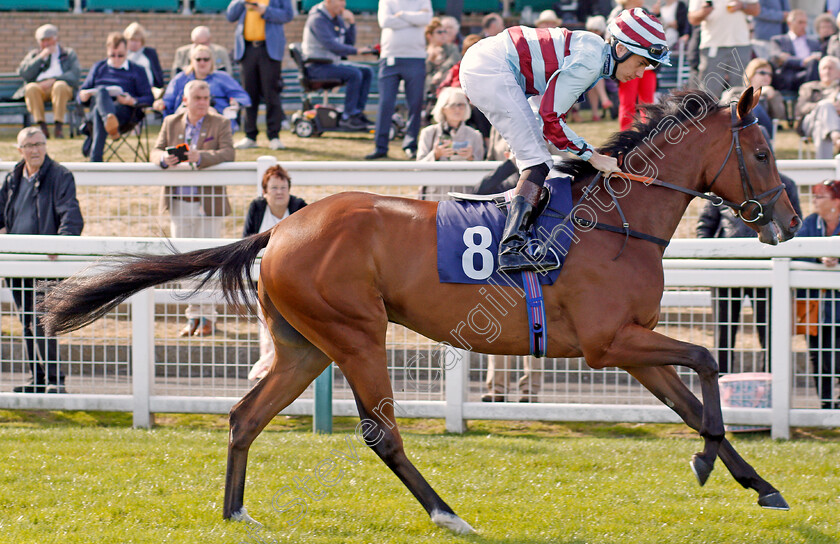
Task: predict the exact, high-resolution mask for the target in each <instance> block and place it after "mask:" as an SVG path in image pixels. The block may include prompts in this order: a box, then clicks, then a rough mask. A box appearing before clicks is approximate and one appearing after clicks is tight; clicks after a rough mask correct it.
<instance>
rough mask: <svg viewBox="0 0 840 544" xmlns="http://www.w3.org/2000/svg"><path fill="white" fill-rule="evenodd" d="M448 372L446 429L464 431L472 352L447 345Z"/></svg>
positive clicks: (446, 368)
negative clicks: (465, 404)
mask: <svg viewBox="0 0 840 544" xmlns="http://www.w3.org/2000/svg"><path fill="white" fill-rule="evenodd" d="M444 368H445V372H446V384H445V385H446V392H445V395H446V430H447V432H450V433H459V434H461V433H464V432H465V431H466V430H467V423H466V421H464V402H466V400H467V384H469V374H470V353H469V352H468V351H465V350H463V349H458V348H453V347H452V346H447V347H446V352H445V355H444Z"/></svg>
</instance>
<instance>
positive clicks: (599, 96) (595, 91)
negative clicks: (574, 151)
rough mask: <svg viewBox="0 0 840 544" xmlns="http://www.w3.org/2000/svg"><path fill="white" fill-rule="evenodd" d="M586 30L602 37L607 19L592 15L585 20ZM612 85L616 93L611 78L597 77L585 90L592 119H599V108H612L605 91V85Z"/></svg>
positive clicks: (615, 87)
mask: <svg viewBox="0 0 840 544" xmlns="http://www.w3.org/2000/svg"><path fill="white" fill-rule="evenodd" d="M586 30H587V31H589V32H592V33H593V34H597V35H598V36H600V37H602V38H603V37H604V35H605V34H606V33H607V19H606V18H605V17H604V16H603V15H593V16H592V17H590V18H588V19H587V20H586ZM608 84H609V85H610V86H611V87H612V92H613V93H617V92H618V87H617V86H616V84H615V82H614V81H612V80H605V79H599V80H598V81H596V82H595V86H594V87H592V88H591V89H589V90H588V91H586V99H587V100H588V101H589V106H590V108H591V109H592V120H593V121H600V120H601V113H600V112H601V108H604V109H612V107H613V101H612V100H610V96H609V93H608V92H607V85H608Z"/></svg>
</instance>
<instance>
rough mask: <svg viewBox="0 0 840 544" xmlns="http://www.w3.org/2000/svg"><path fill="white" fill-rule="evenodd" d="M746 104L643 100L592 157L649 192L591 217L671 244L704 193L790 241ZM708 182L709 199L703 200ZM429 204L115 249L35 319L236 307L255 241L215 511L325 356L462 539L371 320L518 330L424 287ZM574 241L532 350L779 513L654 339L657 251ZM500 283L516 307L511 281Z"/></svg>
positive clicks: (233, 511)
mask: <svg viewBox="0 0 840 544" xmlns="http://www.w3.org/2000/svg"><path fill="white" fill-rule="evenodd" d="M757 102H758V94H753V91H752V89H747V91H745V92H744V94H743V95H741V97H740V100H739V101H738V103H737V106H736V105H734V104H733V105H731V106H723V105H719V104H718V103H717V100H716V99H715V98H713V97H710V96H708V95H706V94H705V93H704V92H702V91H693V92H682V93H677V94H673V95H671V96H669V97H667V98H665V99H664V100H663V101H662V102H661V103H660V104H656V105H650V106H648V107H647V108H646V111H645V115H646V118H645V119H644V120H638V121H637V122H636V123H635V124H634V126H633V127H632V128H631V129H629V130H627V131H624V132H621V133H618V134H616V135H614V136H613V137H612V138H611V139H610V140H609V141H608V142H607V144H606V145H605V146H604V147H603V148H602V149H601V150H600V151H601V152H602V153H607V154H612V155H614V156H616V155H621V156H623V157H624V162H623V164H624V165H625V169H631V170H632V169H635V171H636V172H637V174H639V173H640V172H641V171H642V170H644V168H643V167H642V166H640V165H646V167H655V169H656V170H655V176H648V181H649V183H647V184H645V183H638V182H626V187H625V192H624V193H622V194H621V198H620V200H621V202H620V205H621V208H620V209H619V207H618V206H613V207H612V208H610V207H609V206H604V210H601V211H599V213H598V217H597V221H598V222H600V223H603V224H611V225H613V226H615V225H622V224H625V225H630V226H631V227H632V229H633V230H635V231H636V232H641V233H645V234H647V235H648V236H652V237H656V238H659V239H663V240H669V239H670V238H671V236H672V235H673V234H674V232H675V230H676V228H677V225H678V223H679V221H680V218H681V217H682V215H683V213H684V212H685V210H686V207H687V206H688V204H689V202H690V201H691V200H692V199H693V198H695V197H697V196H702V197H704V198H709V199H712V200H714V201H715V202H716V203H717V204H719V205H720V204H726V205H730V206H733V207H735V208H736V209H737V210H738V211H739V213H740V214H741V215H742V218H743V219H744V220H746V221H749V222H750V225H751V226H752V228H753V229H754V230H756V232H758V234H759V238H760V240H761V241H763V242H765V243H771V244H772V243H778V241H785V240H787V239H790V238H791V237H793V235H794V233H795V232H796V231H797V230H798V228H799V226H800V223H801V222H800V219H799V217H797V215H796V213H795V212H794V210H793V208H792V207H791V204H790V201H789V200H788V198H787V196H786V195H785V193H784V191H783V190H782V182H781V180H780V179H779V175H778V171H777V169H776V164H775V160H774V157H773V154H772V152H771V150H770V148H769V146H768V144H767V141H766V140H765V138H764V137H763V135H762V133H761V132H760V130H759V128H758V127H757V126H756V125H755V123H754V121H755V117H754V116H753V115H752V113H751V112H752V109H753V108H754V107H755V104H756V103H757ZM733 151H734V152H733ZM634 165H635V166H634ZM561 169H563V170H565V171H567V172H572V173H574V174H575V176H576V182H575V184H574V185H573V197H574V200H575V202H578V201H580V199H581V198H582V197H583V193H584V191H589V193H590V194H591V193H592V190H593V188H594V189H602V190H603V192H602V193H601V195H602V196H604V195H612V196H611V197H610V199H606V200H605V202H606V203H609V202H610V200H612V202H617V198H615V197H616V196H617V192H616V189H615V186H614V185H613V186H611V185H610V183H612V182H606V181H605V180H603V179H596V172H595V171H594V170H593V169H592V168H591V167H590V166H589V164H588V163H585V162H582V161H573V162H572V163H570V164H567V165H565V166H563V167H562V168H561ZM639 175H641V174H639ZM631 177H632V176H631ZM636 177H638V176H636ZM610 179H614V178H610ZM593 180H595V183H593ZM660 180H666V181H664V182H662V181H660ZM713 185H714V186H713ZM712 186H713V187H712ZM710 189H713V190H714V195H716V196H704V195H703V193H706V192H707V191H709V190H710ZM738 202H742V204H740V205H739V204H737V203H738ZM437 206H438V205H437V203H436V202H428V201H416V200H411V199H407V198H397V197H387V196H378V195H374V194H368V193H359V192H345V193H339V194H336V195H333V196H330V197H327V198H324V199H323V200H320V201H319V202H316V203H314V204H312V205H310V206H307V207H306V208H304V209H303V210H301V211H300V212H298V213H296V214H293V215H291V216H290V217H288V218H287V219H284V220H283V221H282V222H281V223H279V224H278V225H277V226H276V227H275V228H274V229H273V230H270V231H267V232H264V233H261V234H257V235H254V236H251V237H249V238H245V239H243V240H240V241H237V242H234V243H232V244H229V245H227V246H223V247H218V248H212V249H205V250H199V251H193V252H190V253H184V254H173V255H135V256H123V258H122V259H118V260H119V263H118V265H117V266H115V267H114V268H113V269H112V270H109V271H107V272H106V273H102V274H99V275H94V276H84V275H79V276H76V277H72V278H69V279H67V280H65V281H63V282H61V283H60V284H58V285H57V286H56V287H55V288H54V289H53V290H52V291H51V292H50V293H49V295H48V296H47V297H46V299H45V300H44V303H43V305H42V309H43V310H44V311H45V313H46V315H45V325H46V326H47V327H48V329H49V330H50V331H51V333H61V332H66V331H70V330H74V329H77V328H79V327H82V326H84V325H86V324H88V323H90V322H92V321H93V320H95V319H97V318H99V317H101V316H103V315H104V314H105V313H106V312H108V311H109V310H110V309H112V308H114V307H115V306H116V305H117V304H119V303H120V302H121V301H123V300H125V299H126V298H127V297H128V296H130V295H131V294H133V293H136V292H138V291H140V290H142V289H145V288H148V287H151V286H154V285H157V284H160V283H163V282H168V281H173V280H179V279H184V278H203V280H204V281H208V280H209V279H210V277H211V276H213V275H215V274H218V276H219V281H220V283H221V286H222V290H223V291H224V293H225V295H226V297H227V299H228V300H229V301H231V303H239V302H240V301H241V297H242V296H246V295H248V294H249V293H251V292H252V290H253V287H252V285H251V283H250V279H249V271H250V268H251V266H252V264H253V262H254V260H255V259H256V258H257V256H258V253H259V252H260V251H261V250H262V249H263V248H265V254H264V256H263V257H262V263H261V266H260V274H259V283H258V286H257V288H256V289H257V294H258V298H259V302H260V304H261V306H262V309H263V311H264V314H265V318H266V321H267V324H268V325H269V328H270V331H271V335H272V337H273V340H274V345H275V353H276V355H275V359H274V362H273V364H272V366H271V368H270V370H269V372H268V374H267V375H266V376H265V377H264V378H263V379H262V380H260V381H259V383H257V385H256V386H255V387H254V388H253V389H251V390H250V391H249V392H248V393H247V394H246V395H245V396H244V397H243V398H242V399H241V400H240V401H239V402H238V403H237V404H236V405H235V406H234V407H233V408H232V409H231V411H230V433H229V439H228V460H227V474H226V482H225V498H224V517H225V518H228V519H230V518H232V519H237V520H247V521H253V519H252V518H251V517H250V516H248V514H247V512H246V511H245V507H244V491H245V469H246V463H247V457H248V450H249V448H250V446H251V444H252V443H253V441H254V440H255V439H256V437H257V436H258V435H259V434H260V432H261V431H262V429H263V428H264V427H265V426H266V425H267V424H268V423H269V421H270V420H271V419H272V418H273V417H274V416H275V415H276V414H277V413H278V412H280V410H282V409H283V408H285V407H286V406H288V405H289V404H290V403H291V402H292V401H293V400H294V399H296V398H297V397H298V396H299V395H300V394H301V393H302V392H303V391H304V389H305V388H306V387H307V386H308V385H309V384H310V383H311V382H312V381H313V380H314V379H315V378H316V377H317V376H318V375H319V374H321V372H322V371H323V370H324V369H325V368H327V366H328V365H329V364H330V361H335V363H336V364H337V365H338V367H339V368H340V369H341V371H342V372H343V374H344V376H345V377H346V378H347V381H348V382H349V384H350V386H351V388H352V390H353V393H354V395H355V399H356V404H357V406H358V410H359V414H360V416H361V418H362V419H363V420H367V422H368V425H367V427H366V428H365V429H364V433H363V437H364V439H365V441H366V442H367V443H368V445H369V446H370V447H371V448H372V449H373V450H374V451H375V453H376V454H377V455H378V456H379V457H380V458H381V459H382V460H383V461H384V462H385V464H386V465H387V466H388V468H390V469H391V470H392V471H393V472H394V473H395V474H396V475H397V476H398V477H399V478H400V480H402V482H403V483H404V484H405V486H406V487H407V488H408V489H409V491H411V493H412V494H413V495H414V496H415V497H416V498H417V500H418V501H419V502H420V504H421V505H422V506H423V508H424V509H425V510H426V512H427V513H428V514H429V516H430V517H431V519H432V521H433V522H434V523H436V524H437V525H439V526H442V527H446V528H448V529H450V530H452V531H455V532H458V533H465V532H471V531H472V527H470V525H469V524H468V523H467V522H465V521H464V520H462V519H461V518H459V517H458V516H457V515H456V514H455V512H454V511H453V510H452V509H451V508H450V507H449V506H448V505H447V504H446V502H444V501H443V499H441V497H440V496H438V494H437V493H436V492H435V491H434V489H432V487H431V485H430V484H429V483H428V482H427V481H426V480H425V479H424V477H423V476H422V475H421V474H420V472H419V471H418V470H417V469H416V468H415V466H414V465H413V464H412V463H411V461H410V460H409V459H408V457H407V456H406V453H405V451H404V449H403V442H402V439H401V437H400V433H399V430H398V429H397V426H396V419H395V416H394V406H393V401H390V402H389V399H391V397H392V395H393V392H392V387H391V383H390V379H389V375H388V369H387V365H386V349H385V331H386V327H387V326H388V323H389V322H394V323H399V324H401V325H403V326H405V327H408V328H409V329H412V330H414V331H416V332H418V333H420V334H422V335H424V336H427V337H429V338H431V339H434V340H438V341H446V342H449V343H451V344H452V345H454V346H457V347H463V348H469V349H471V350H472V351H476V352H481V353H489V354H501V355H527V354H528V353H529V350H530V345H529V340H528V334H529V325H528V320H527V318H526V312H525V311H524V309H522V308H521V309H522V311H517V312H513V311H511V312H508V313H507V314H506V315H504V316H502V315H499V316H496V317H497V318H498V320H499V322H500V324H501V329H500V330H499V331H498V336H497V337H495V338H494V339H492V341H491V339H489V338H488V337H487V335H486V331H475V330H472V329H471V328H468V327H464V328H461V327H459V322H460V321H461V318H462V317H463V316H465V315H466V314H467V313H468V312H469V311H470V309H472V308H475V307H476V305H477V304H480V303H482V302H484V301H485V296H482V293H486V292H487V291H486V290H485V289H484V288H483V287H482V286H480V285H465V284H451V283H440V282H439V280H438V271H437V267H436V236H437V235H436V226H435V213H436V209H437ZM576 233H577V236H578V237H579V239H578V240H577V241H576V243H574V244H573V245H572V247H571V248H570V250H569V252H568V255H567V257H566V261H565V265H564V267H563V269H562V271H561V272H560V276H559V278H558V279H557V281H556V282H555V283H554V284H553V285H551V286H545V287H544V298H545V307H546V318H547V323H548V325H547V327H548V345H547V353H546V356H547V357H552V358H554V357H581V356H583V357H584V358H585V359H586V362H587V363H588V365H589V366H591V367H592V368H595V369H600V368H604V367H618V368H621V369H623V370H625V371H627V372H628V373H630V374H631V375H632V376H633V377H634V378H636V379H637V380H638V381H639V382H641V384H642V385H644V387H646V388H647V389H648V390H649V391H651V392H652V393H653V394H654V395H655V396H656V397H657V398H658V399H659V400H660V401H662V402H663V403H665V404H666V405H667V406H668V407H670V408H671V409H672V410H674V411H675V412H676V413H677V414H679V416H680V417H681V418H682V419H683V420H684V421H685V422H686V423H687V424H688V425H689V426H690V427H692V428H694V429H695V430H698V431H699V434H700V436H701V437H702V438H703V441H704V447H703V450H702V451H701V452H699V453H697V454H695V455H694V456H693V457H692V460H691V468H692V470H693V472H694V473H695V476H696V477H697V479H698V481H699V483H700V485H703V484H704V483H705V482H706V479H707V478H708V476H709V474H710V473H711V471H712V468H713V466H714V462H715V459H716V458H717V457H718V456H719V457H720V458H721V460H722V461H723V463H724V464H725V465H726V467H727V468H728V469H729V471H730V472H731V473H732V476H733V477H734V478H735V480H736V481H738V483H740V484H741V485H742V486H744V487H745V488H750V489H753V490H755V491H756V492H757V493H758V497H759V498H758V503H759V505H761V506H763V507H767V508H775V509H787V508H788V505H787V503H786V502H785V500H784V498H783V497H782V495H781V494H780V493H779V491H778V490H777V489H776V488H774V487H773V486H772V485H770V484H769V483H768V482H767V481H765V480H764V479H763V478H761V477H760V476H759V475H758V474H757V473H756V471H755V470H754V469H753V468H752V467H751V466H750V465H749V464H748V463H747V462H746V461H745V460H744V459H743V458H741V457H740V456H739V454H738V453H737V452H736V451H735V448H734V447H733V446H732V444H731V443H729V441H727V439H726V438H725V436H724V427H723V417H722V413H721V405H720V393H719V390H718V382H717V378H718V367H717V363H716V361H715V359H714V358H713V357H712V355H711V353H710V352H709V350H707V349H706V348H704V347H701V346H698V345H694V344H690V343H687V342H681V341H678V340H674V339H672V338H668V337H667V336H664V335H662V334H659V333H657V332H654V331H653V328H654V327H655V326H656V324H657V321H658V318H659V304H660V300H661V298H662V292H663V289H664V284H663V282H664V280H663V267H662V256H663V252H664V248H663V247H662V246H660V245H657V244H654V243H651V242H650V241H649V240H644V239H639V238H635V237H626V236H624V235H617V234H615V233H614V232H607V231H604V230H600V229H581V230H580V231H579V232H578V231H576ZM619 253H620V257H618V258H616V256H617V255H619ZM500 289H502V291H501V292H507V293H508V294H509V295H511V298H512V299H516V294H517V293H516V289H514V288H512V287H506V286H502V287H500ZM520 297H521V295H520ZM520 300H521V298H520ZM523 306H524V305H523ZM455 331H457V340H456V341H453V334H452V332H455ZM482 332H484V333H485V334H482ZM674 365H681V366H685V367H688V368H690V369H692V370H694V371H695V372H696V373H697V374H698V376H699V380H700V384H701V393H702V398H703V402H702V403H701V401H700V400H698V398H697V397H695V396H694V394H693V393H692V392H691V391H690V390H689V389H688V387H686V385H684V383H683V382H682V381H681V380H680V378H679V376H678V374H677V372H676V370H675V369H674Z"/></svg>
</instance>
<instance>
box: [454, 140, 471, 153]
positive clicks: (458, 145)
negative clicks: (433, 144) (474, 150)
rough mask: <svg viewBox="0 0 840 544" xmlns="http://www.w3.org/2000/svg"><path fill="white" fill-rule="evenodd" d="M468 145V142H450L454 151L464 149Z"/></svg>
mask: <svg viewBox="0 0 840 544" xmlns="http://www.w3.org/2000/svg"><path fill="white" fill-rule="evenodd" d="M469 145H470V143H469V142H455V141H453V142H452V149H454V150H455V151H458V150H459V149H466V148H467V147H469Z"/></svg>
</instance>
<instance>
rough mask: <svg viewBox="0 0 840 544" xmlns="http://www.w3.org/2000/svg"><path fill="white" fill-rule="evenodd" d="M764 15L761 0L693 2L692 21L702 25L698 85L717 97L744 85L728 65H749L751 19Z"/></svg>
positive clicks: (690, 3) (692, 0)
mask: <svg viewBox="0 0 840 544" xmlns="http://www.w3.org/2000/svg"><path fill="white" fill-rule="evenodd" d="M760 13H761V6H760V5H759V3H758V0H712V2H711V3H708V2H707V1H706V0H690V2H689V5H688V21H689V22H690V23H691V24H692V25H699V26H700V65H699V67H698V71H699V77H700V81H699V82H698V86H701V87H703V88H705V89H706V90H708V91H709V92H710V93H711V94H712V95H714V96H721V94H723V91H724V90H725V89H727V88H728V87H731V86H733V84H734V85H738V84H740V83H741V81H740V80H739V79H733V77H734V76H733V74H732V73H731V69H730V71H727V69H726V68H727V66H738V67H741V66H746V65H747V63H748V62H749V61H750V56H751V54H752V47H751V45H750V28H749V24H748V23H747V16H748V15H752V16H753V17H755V16H757V15H759V14H760Z"/></svg>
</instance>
